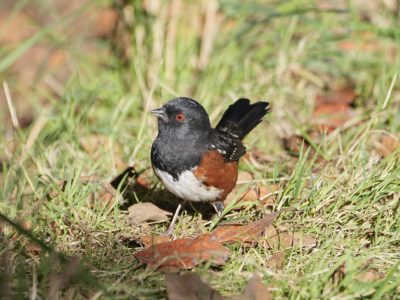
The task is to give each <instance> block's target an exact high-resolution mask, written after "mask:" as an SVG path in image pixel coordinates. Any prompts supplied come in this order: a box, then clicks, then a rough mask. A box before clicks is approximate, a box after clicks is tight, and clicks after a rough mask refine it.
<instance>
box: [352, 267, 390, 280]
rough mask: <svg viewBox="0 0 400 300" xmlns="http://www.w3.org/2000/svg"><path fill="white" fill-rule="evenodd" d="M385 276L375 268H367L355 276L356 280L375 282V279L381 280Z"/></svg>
mask: <svg viewBox="0 0 400 300" xmlns="http://www.w3.org/2000/svg"><path fill="white" fill-rule="evenodd" d="M383 278H385V274H383V273H381V272H379V271H378V270H376V269H369V270H367V271H364V272H362V273H361V274H360V275H358V276H357V280H359V281H361V282H365V283H368V282H375V281H377V280H381V279H383Z"/></svg>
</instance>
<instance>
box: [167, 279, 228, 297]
mask: <svg viewBox="0 0 400 300" xmlns="http://www.w3.org/2000/svg"><path fill="white" fill-rule="evenodd" d="M165 282H166V285H167V294H168V299H169V300H223V299H224V297H223V296H222V295H221V294H220V293H219V292H218V291H216V290H214V289H212V288H211V287H210V286H209V285H207V284H206V283H204V282H203V281H202V280H201V278H200V277H199V275H197V274H196V273H186V274H183V275H177V274H173V273H168V274H166V275H165Z"/></svg>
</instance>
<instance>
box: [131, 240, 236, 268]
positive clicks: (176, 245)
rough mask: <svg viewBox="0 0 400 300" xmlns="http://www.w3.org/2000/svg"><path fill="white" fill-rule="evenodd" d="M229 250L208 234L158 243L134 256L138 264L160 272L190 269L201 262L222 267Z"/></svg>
mask: <svg viewBox="0 0 400 300" xmlns="http://www.w3.org/2000/svg"><path fill="white" fill-rule="evenodd" d="M228 255H229V250H228V249H227V248H225V247H224V246H223V245H222V244H221V243H219V242H216V241H214V240H213V239H212V238H211V236H210V235H209V234H206V235H202V236H199V237H197V238H195V239H189V238H183V239H178V240H175V241H172V242H166V243H160V244H157V245H154V246H151V247H149V248H146V249H144V250H142V251H139V252H138V253H136V254H135V257H136V258H137V259H139V261H140V262H142V263H145V264H147V265H148V266H150V267H156V268H160V269H162V270H169V271H176V270H177V269H191V268H193V267H195V266H196V265H197V264H199V263H201V262H202V261H205V260H206V261H210V262H211V263H214V264H217V265H223V264H224V263H225V261H226V260H227V258H228Z"/></svg>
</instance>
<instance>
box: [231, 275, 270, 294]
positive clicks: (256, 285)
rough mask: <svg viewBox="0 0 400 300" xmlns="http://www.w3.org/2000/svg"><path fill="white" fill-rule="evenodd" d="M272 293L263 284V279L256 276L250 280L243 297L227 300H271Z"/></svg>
mask: <svg viewBox="0 0 400 300" xmlns="http://www.w3.org/2000/svg"><path fill="white" fill-rule="evenodd" d="M270 299H272V294H271V292H270V291H269V290H268V289H267V287H266V286H265V285H264V284H263V283H262V281H261V278H260V277H259V276H258V275H257V274H254V275H253V277H251V278H250V280H249V282H248V283H247V286H246V288H245V290H244V292H243V294H242V295H237V296H231V297H227V299H226V300H270Z"/></svg>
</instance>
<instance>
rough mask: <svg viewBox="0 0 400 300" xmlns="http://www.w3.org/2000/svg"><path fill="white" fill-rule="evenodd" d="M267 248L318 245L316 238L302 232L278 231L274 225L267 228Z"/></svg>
mask: <svg viewBox="0 0 400 300" xmlns="http://www.w3.org/2000/svg"><path fill="white" fill-rule="evenodd" d="M265 237H266V248H268V249H285V248H289V247H307V248H312V247H315V246H316V245H317V241H316V239H315V238H314V237H313V236H311V235H307V234H304V233H302V232H278V230H277V229H276V228H275V227H274V226H270V227H268V228H267V230H266V233H265Z"/></svg>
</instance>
